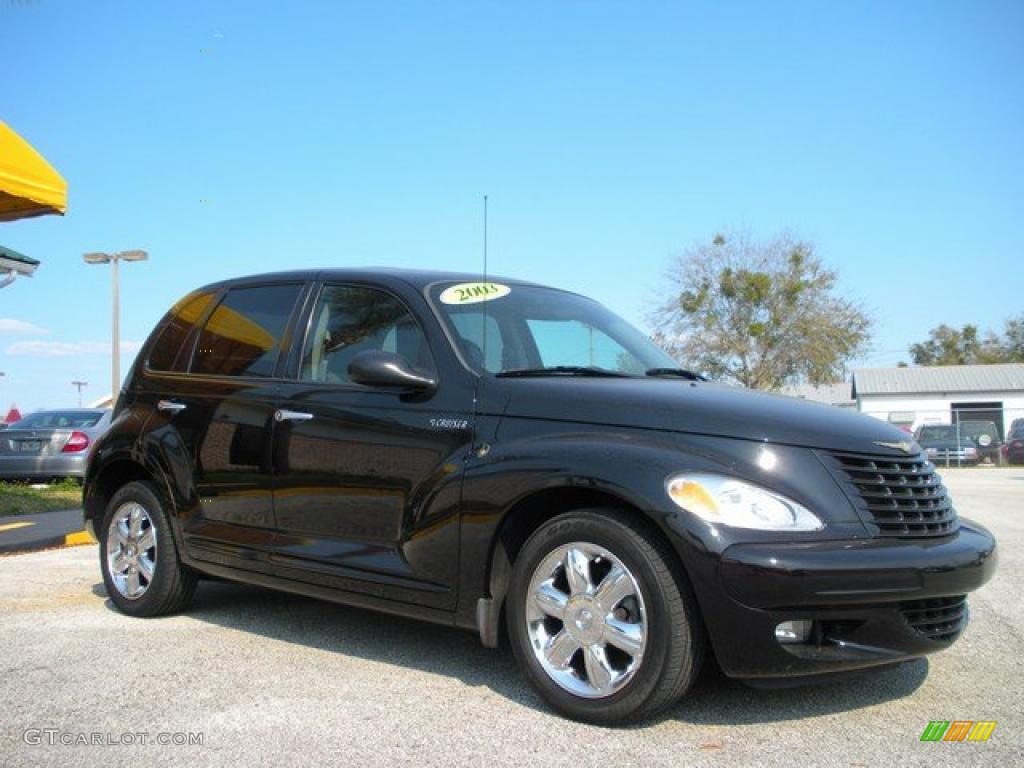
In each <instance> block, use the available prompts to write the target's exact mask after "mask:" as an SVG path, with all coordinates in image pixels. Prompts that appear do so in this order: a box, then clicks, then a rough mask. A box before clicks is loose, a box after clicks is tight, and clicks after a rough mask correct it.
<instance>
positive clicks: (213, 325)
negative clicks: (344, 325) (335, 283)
mask: <svg viewBox="0 0 1024 768" xmlns="http://www.w3.org/2000/svg"><path fill="white" fill-rule="evenodd" d="M301 289H302V286H301V285H297V284H295V285H266V286H259V287H254V288H235V289H233V290H231V291H230V292H229V293H228V295H227V296H226V297H225V298H224V300H223V301H222V302H221V303H220V304H219V305H218V306H217V308H216V309H215V310H213V314H211V315H210V318H209V320H207V321H206V326H205V327H204V328H203V332H202V333H201V334H200V335H199V342H198V343H197V344H196V351H195V355H194V357H193V359H192V368H191V371H192V373H209V374H215V375H219V376H273V375H274V368H275V367H276V365H277V356H278V353H279V352H280V350H281V337H282V336H283V335H284V332H285V328H287V326H288V319H289V318H290V317H291V314H292V310H293V309H294V307H295V302H296V300H297V299H298V297H299V292H300V291H301Z"/></svg>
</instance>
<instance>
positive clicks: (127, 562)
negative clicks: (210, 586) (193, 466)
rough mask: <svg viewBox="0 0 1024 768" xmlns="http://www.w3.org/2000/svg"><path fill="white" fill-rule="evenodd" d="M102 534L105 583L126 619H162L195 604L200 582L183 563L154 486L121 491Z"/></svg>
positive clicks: (113, 500) (140, 485) (109, 509)
mask: <svg viewBox="0 0 1024 768" xmlns="http://www.w3.org/2000/svg"><path fill="white" fill-rule="evenodd" d="M99 533H100V568H101V569H102V571H103V583H104V584H105V585H106V587H107V594H108V595H109V596H110V599H111V601H112V602H113V603H114V605H116V606H117V608H118V609H119V610H120V611H121V612H122V613H127V614H129V615H131V616H159V615H162V614H166V613H173V612H174V611H178V610H181V609H182V608H184V607H185V605H186V604H187V603H188V601H189V600H191V598H192V594H193V593H194V592H195V588H196V576H195V574H194V573H193V572H192V571H190V570H188V569H187V568H186V567H185V566H184V565H183V564H182V563H181V560H180V558H179V557H178V551H177V547H176V546H175V543H174V537H173V535H172V533H171V528H170V523H169V522H168V519H167V514H166V512H165V511H164V507H163V504H161V502H160V500H159V498H158V497H157V495H156V493H155V492H154V490H153V488H152V487H151V486H150V485H149V484H147V483H142V482H133V483H128V484H127V485H125V486H124V487H123V488H121V489H120V490H118V491H117V493H115V494H114V496H113V498H111V500H110V503H109V504H108V505H107V510H106V513H105V514H104V515H103V521H102V524H101V526H100V529H99Z"/></svg>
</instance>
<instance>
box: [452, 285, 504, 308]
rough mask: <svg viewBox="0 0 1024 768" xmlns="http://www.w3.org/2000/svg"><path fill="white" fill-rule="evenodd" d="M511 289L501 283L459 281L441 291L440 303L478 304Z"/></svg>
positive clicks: (502, 294) (501, 295) (498, 296)
mask: <svg viewBox="0 0 1024 768" xmlns="http://www.w3.org/2000/svg"><path fill="white" fill-rule="evenodd" d="M510 293H512V289H511V288H509V287H508V286H507V285H502V284H501V283H459V284H458V285H453V286H451V287H450V288H445V289H444V291H442V292H441V303H442V304H479V303H480V302H481V301H492V300H493V299H500V298H502V297H503V296H508V295H509V294H510Z"/></svg>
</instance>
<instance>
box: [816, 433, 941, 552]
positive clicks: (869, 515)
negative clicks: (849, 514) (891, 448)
mask: <svg viewBox="0 0 1024 768" xmlns="http://www.w3.org/2000/svg"><path fill="white" fill-rule="evenodd" d="M831 458H832V460H833V471H834V473H835V474H836V476H837V477H838V478H839V479H840V481H841V482H842V483H843V484H844V486H845V487H846V490H847V493H848V495H849V496H850V498H851V499H853V501H854V503H855V504H856V505H857V506H858V508H859V509H860V510H861V513H862V515H863V516H864V518H865V522H867V523H869V524H871V525H874V526H875V527H876V528H877V529H878V535H879V536H897V537H907V538H914V537H919V536H945V535H946V534H949V533H952V532H953V531H955V530H956V529H957V528H958V527H959V522H958V520H957V515H956V510H954V509H953V504H952V502H951V501H950V498H949V496H948V495H947V494H946V488H945V486H944V485H943V484H942V479H941V478H940V477H939V476H938V475H937V474H936V473H935V467H934V466H933V465H932V464H931V462H929V461H928V460H927V459H926V458H925V457H924V455H918V456H916V457H911V458H906V459H890V458H884V457H879V456H870V455H866V454H850V453H834V454H831Z"/></svg>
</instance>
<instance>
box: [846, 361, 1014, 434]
mask: <svg viewBox="0 0 1024 768" xmlns="http://www.w3.org/2000/svg"><path fill="white" fill-rule="evenodd" d="M852 395H853V398H854V400H855V401H856V403H857V410H859V411H861V412H862V413H866V414H869V415H871V416H874V417H875V418H878V419H881V420H882V421H887V422H889V423H890V424H895V425H897V426H900V427H903V428H905V429H909V430H911V431H913V430H915V429H917V428H918V427H919V426H921V425H922V424H952V423H955V422H956V421H964V420H968V419H971V420H979V421H992V422H995V424H996V427H997V428H998V430H999V434H1000V435H1002V436H1003V437H1005V436H1006V432H1007V431H1008V429H1009V427H1010V425H1011V424H1012V423H1013V421H1014V419H1024V364H1022V363H1009V364H1005V365H950V366H934V367H922V368H869V369H863V370H858V371H854V372H853V386H852Z"/></svg>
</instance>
